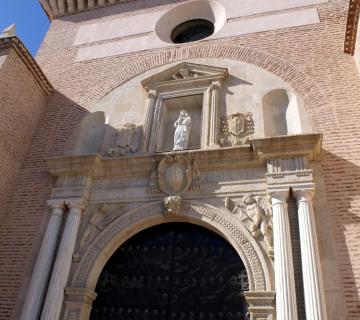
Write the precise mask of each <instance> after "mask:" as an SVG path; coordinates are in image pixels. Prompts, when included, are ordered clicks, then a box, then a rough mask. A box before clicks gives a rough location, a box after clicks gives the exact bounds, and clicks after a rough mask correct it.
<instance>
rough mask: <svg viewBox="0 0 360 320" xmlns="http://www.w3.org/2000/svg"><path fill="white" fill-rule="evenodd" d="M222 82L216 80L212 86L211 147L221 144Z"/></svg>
mask: <svg viewBox="0 0 360 320" xmlns="http://www.w3.org/2000/svg"><path fill="white" fill-rule="evenodd" d="M220 85H221V84H220V82H214V83H213V84H212V85H211V87H210V91H211V95H210V132H209V135H210V138H209V147H218V146H219V133H220Z"/></svg>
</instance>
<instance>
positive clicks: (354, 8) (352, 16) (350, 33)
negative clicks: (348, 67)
mask: <svg viewBox="0 0 360 320" xmlns="http://www.w3.org/2000/svg"><path fill="white" fill-rule="evenodd" d="M359 15H360V1H359V0H350V1H349V11H348V17H347V22H346V32H345V40H344V52H345V53H348V54H350V55H352V56H353V55H354V53H355V45H356V36H357V31H358V23H359Z"/></svg>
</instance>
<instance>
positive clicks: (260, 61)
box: [80, 42, 327, 117]
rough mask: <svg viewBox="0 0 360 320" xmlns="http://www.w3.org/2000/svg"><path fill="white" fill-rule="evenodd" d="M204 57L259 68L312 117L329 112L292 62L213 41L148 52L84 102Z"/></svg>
mask: <svg viewBox="0 0 360 320" xmlns="http://www.w3.org/2000/svg"><path fill="white" fill-rule="evenodd" d="M201 58H218V59H228V60H234V61H241V62H244V63H248V64H252V65H255V66H258V67H260V68H261V69H264V70H266V71H268V72H270V73H272V74H274V75H275V76H277V77H279V78H281V79H282V80H283V81H285V82H286V83H287V84H288V85H289V87H291V88H292V89H293V90H294V91H295V93H296V95H297V96H299V97H301V98H302V99H303V101H304V105H305V108H306V110H307V112H308V114H309V116H310V117H311V115H312V114H313V113H315V112H316V113H319V114H321V110H323V111H324V112H325V111H326V106H327V103H326V98H325V95H324V94H323V92H322V90H321V88H320V87H319V85H318V84H317V82H316V81H315V80H314V79H312V78H311V77H310V76H308V75H307V74H306V73H305V72H303V71H301V70H298V69H297V68H296V67H295V66H294V65H293V64H291V63H289V62H288V61H286V60H284V59H281V58H279V57H277V56H274V55H272V54H269V53H266V52H264V51H260V50H258V49H254V48H250V47H245V46H241V45H234V44H231V43H210V42H206V43H197V44H195V43H194V44H189V45H182V46H181V47H174V48H170V49H167V50H161V51H156V52H150V53H144V54H143V55H142V56H139V58H138V59H137V60H136V61H134V62H132V63H129V64H126V65H125V66H124V67H123V68H122V69H121V70H120V71H119V72H118V73H116V74H113V75H111V76H109V77H108V79H107V80H106V81H105V82H103V83H101V84H99V85H98V86H95V87H94V88H92V89H91V91H90V92H89V94H87V95H84V99H83V100H82V101H80V103H81V104H82V105H84V106H86V107H88V108H89V107H90V106H91V105H92V104H94V103H96V102H97V101H99V100H100V99H101V98H102V97H104V96H105V95H106V94H108V93H109V92H110V91H112V90H113V89H115V88H117V87H119V86H121V85H122V84H124V83H125V82H127V81H129V80H130V79H132V78H133V77H135V76H137V75H139V74H141V73H143V72H146V71H148V70H150V69H153V68H156V67H160V66H163V65H166V64H169V63H172V62H176V61H184V60H190V59H201Z"/></svg>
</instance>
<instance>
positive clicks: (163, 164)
mask: <svg viewBox="0 0 360 320" xmlns="http://www.w3.org/2000/svg"><path fill="white" fill-rule="evenodd" d="M192 178H193V177H192V166H191V164H190V163H189V161H188V159H187V158H185V157H184V156H181V155H176V156H167V157H165V158H163V159H162V160H161V161H160V163H159V166H158V181H159V187H160V189H161V191H163V192H164V193H167V194H168V195H170V196H172V195H179V194H182V193H184V192H186V191H187V190H188V189H189V187H190V185H191V183H192Z"/></svg>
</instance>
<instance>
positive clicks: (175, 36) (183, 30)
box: [170, 19, 215, 43]
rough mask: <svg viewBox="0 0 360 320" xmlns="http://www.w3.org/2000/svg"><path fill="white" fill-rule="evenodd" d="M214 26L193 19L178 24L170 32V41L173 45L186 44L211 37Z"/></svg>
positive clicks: (201, 20) (202, 20) (205, 21)
mask: <svg viewBox="0 0 360 320" xmlns="http://www.w3.org/2000/svg"><path fill="white" fill-rule="evenodd" d="M214 30H215V26H214V24H213V23H212V22H210V21H208V20H205V19H193V20H188V21H185V22H183V23H181V24H179V25H178V26H177V27H176V28H175V29H174V30H173V31H172V32H171V36H170V38H171V40H172V42H174V43H186V42H193V41H198V40H201V39H204V38H207V37H209V36H211V35H212V34H213V33H214Z"/></svg>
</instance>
